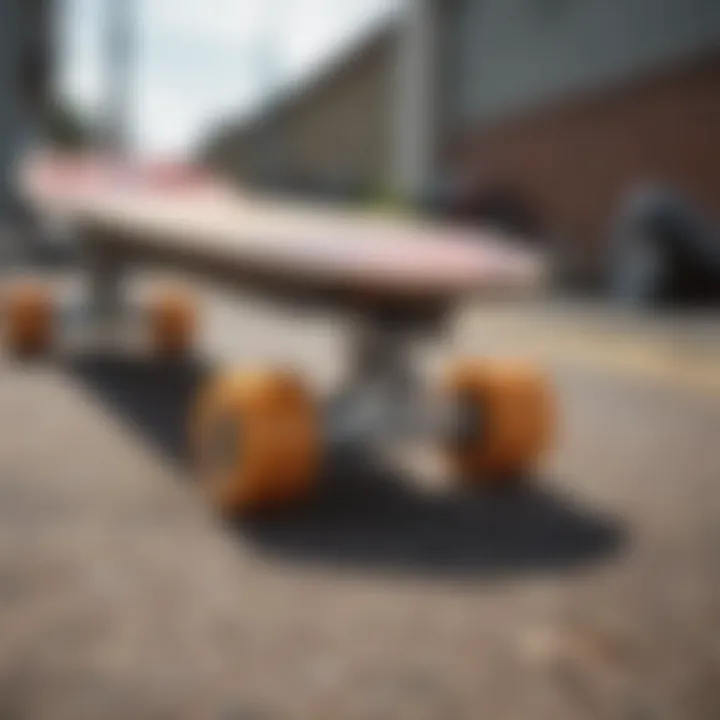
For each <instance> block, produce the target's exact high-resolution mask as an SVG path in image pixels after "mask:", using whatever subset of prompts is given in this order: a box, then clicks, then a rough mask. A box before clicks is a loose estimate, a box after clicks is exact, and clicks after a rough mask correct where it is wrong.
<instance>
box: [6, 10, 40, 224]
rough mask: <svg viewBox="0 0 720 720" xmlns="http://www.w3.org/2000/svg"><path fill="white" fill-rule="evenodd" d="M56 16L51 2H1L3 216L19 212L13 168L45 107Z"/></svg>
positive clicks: (32, 135)
mask: <svg viewBox="0 0 720 720" xmlns="http://www.w3.org/2000/svg"><path fill="white" fill-rule="evenodd" d="M50 14H51V8H50V2H49V0H0V216H5V215H7V214H8V213H11V212H12V211H13V209H14V206H15V197H14V192H13V169H14V166H15V163H16V161H17V159H18V157H19V155H20V153H21V152H22V149H23V148H24V147H26V146H27V144H28V143H30V142H31V141H32V138H33V137H34V136H35V134H36V133H37V131H38V129H39V124H40V121H41V118H42V115H43V112H44V109H45V103H46V100H47V95H48V86H49V74H50V52H51V17H50Z"/></svg>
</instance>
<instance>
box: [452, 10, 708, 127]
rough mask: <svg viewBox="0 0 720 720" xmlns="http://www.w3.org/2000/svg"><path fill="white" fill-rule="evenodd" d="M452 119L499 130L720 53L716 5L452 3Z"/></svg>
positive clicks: (461, 122) (461, 123)
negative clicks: (534, 111) (573, 97)
mask: <svg viewBox="0 0 720 720" xmlns="http://www.w3.org/2000/svg"><path fill="white" fill-rule="evenodd" d="M440 4H441V5H442V6H444V7H446V8H447V7H450V8H451V9H450V11H449V12H447V13H446V21H445V33H446V36H447V38H446V42H445V58H444V70H443V78H444V85H445V87H446V90H447V92H446V94H445V105H446V109H445V115H446V119H447V121H448V123H449V124H450V125H451V127H457V126H458V125H463V124H466V123H469V122H473V123H484V122H494V121H497V120H499V119H502V118H505V117H507V116H510V115H512V114H515V113H518V112H520V111H524V110H527V109H529V108H531V107H533V106H537V105H542V104H544V103H548V102H552V101H554V100H556V99H557V98H558V96H561V95H564V94H567V93H571V92H573V91H582V92H591V91H593V90H596V89H603V88H605V87H608V86H611V85H613V84H618V83H623V82H626V81H627V80H628V79H631V78H633V77H635V76H638V75H641V74H643V73H645V72H647V71H653V70H655V69H657V68H659V67H663V66H672V65H675V64H677V63H678V62H682V61H683V60H684V59H687V58H688V57H691V56H694V55H697V54H699V53H702V52H703V51H705V50H708V49H712V48H714V47H717V46H718V45H720V2H718V0H450V2H449V3H446V2H441V3H440Z"/></svg>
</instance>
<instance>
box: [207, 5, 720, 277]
mask: <svg viewBox="0 0 720 720" xmlns="http://www.w3.org/2000/svg"><path fill="white" fill-rule="evenodd" d="M269 130H270V131H269ZM263 137H264V138H265V141H266V142H265V145H263V143H261V142H258V138H263ZM248 146H249V147H254V148H258V147H260V148H262V147H265V148H269V149H270V150H271V151H272V152H274V153H275V158H276V164H275V168H276V169H279V170H280V171H281V172H280V174H282V173H283V172H287V173H288V174H292V173H296V174H300V175H302V174H304V175H305V176H307V177H321V176H322V177H332V176H333V175H334V176H335V177H337V178H348V179H349V178H353V179H356V180H360V179H362V180H365V181H367V182H374V183H391V184H393V185H395V186H396V187H399V188H400V189H401V190H402V191H404V192H408V193H413V192H417V190H418V188H422V187H429V186H432V185H433V183H436V182H438V180H439V179H442V180H443V181H445V180H447V179H450V180H453V179H454V180H457V179H458V178H460V179H462V181H463V183H464V184H465V185H470V186H471V187H472V188H474V189H473V192H475V193H476V194H477V195H478V197H482V196H484V195H487V196H492V195H493V194H497V193H498V192H502V193H504V194H505V195H506V196H507V195H510V196H512V197H510V198H509V199H510V201H511V202H514V203H515V204H516V205H517V206H522V209H523V211H524V212H525V214H526V215H527V216H531V217H533V218H534V219H535V223H534V224H535V229H536V232H537V233H538V235H540V236H542V237H545V238H547V239H548V241H552V242H553V243H555V245H556V247H557V248H558V249H559V252H560V255H561V256H562V258H563V260H564V261H565V264H566V266H567V267H568V269H569V273H570V274H571V275H574V276H576V277H577V278H579V279H580V280H581V281H582V282H593V281H594V279H595V278H596V276H597V275H598V271H599V269H600V268H601V266H602V264H603V255H604V253H605V249H606V246H607V243H606V238H607V234H608V227H609V224H610V222H611V218H612V215H613V213H614V211H615V209H616V207H617V205H618V203H619V202H620V201H621V199H622V197H623V196H624V195H625V194H626V193H627V192H629V191H631V190H633V189H634V188H635V187H636V186H637V185H638V184H641V183H648V182H649V183H661V184H664V185H667V186H669V187H671V188H673V189H675V190H676V191H678V192H680V193H682V194H684V195H687V196H688V197H689V198H690V200H692V201H693V202H695V203H696V204H697V205H698V206H699V207H700V208H701V209H703V210H704V211H705V212H707V213H709V214H710V215H714V216H716V217H717V216H718V214H720V170H718V165H719V163H718V162H717V158H718V157H720V3H718V2H717V0H412V1H411V2H408V3H406V7H405V10H404V11H403V12H401V13H399V15H398V16H397V17H394V18H393V19H392V20H391V21H389V23H388V27H387V29H386V30H384V31H382V32H380V33H376V35H375V36H374V37H373V38H371V41H369V42H367V43H365V44H361V45H359V46H358V47H357V48H354V49H352V50H351V52H349V53H348V55H347V56H345V57H344V58H341V59H340V60H339V61H338V62H337V63H335V64H334V65H332V66H331V67H330V69H329V70H328V71H327V72H326V73H325V74H324V75H322V76H320V77H319V78H316V79H314V81H313V82H312V83H311V84H310V85H309V86H307V87H306V88H305V89H302V88H301V89H299V90H297V91H296V92H294V93H292V94H290V95H289V96H287V97H286V98H285V99H284V100H283V101H282V102H281V103H280V104H279V105H278V106H277V107H276V108H274V109H271V110H270V111H269V112H266V113H262V114H261V115H259V116H258V117H257V118H255V119H254V120H253V122H252V123H250V124H248V125H246V126H244V127H240V128H235V129H232V130H231V131H230V132H229V133H227V134H226V135H225V137H224V141H223V142H222V143H218V144H216V149H217V150H219V152H217V153H216V156H217V157H222V158H223V160H224V161H225V163H226V164H229V165H230V166H233V167H234V168H235V169H236V170H237V172H239V173H240V174H244V176H245V177H248V176H251V175H252V172H253V171H254V170H255V169H256V164H255V165H253V163H252V162H248V157H249V154H248V150H247V149H246V148H247V147H248ZM270 154H272V153H270V152H268V155H266V157H267V156H269V155H270Z"/></svg>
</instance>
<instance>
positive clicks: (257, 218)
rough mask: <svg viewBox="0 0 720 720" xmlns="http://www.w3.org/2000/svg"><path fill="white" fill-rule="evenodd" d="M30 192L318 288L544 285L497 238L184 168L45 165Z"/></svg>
mask: <svg viewBox="0 0 720 720" xmlns="http://www.w3.org/2000/svg"><path fill="white" fill-rule="evenodd" d="M21 184H22V187H23V189H24V191H25V193H26V195H27V196H28V198H29V199H30V200H31V202H33V203H34V204H35V205H37V206H38V207H39V208H41V209H43V210H45V211H49V212H54V213H59V214H61V215H64V216H65V217H66V218H67V219H69V220H70V221H75V222H76V223H77V224H78V225H79V226H80V227H83V226H87V225H92V226H93V227H96V228H97V227H102V228H106V229H114V230H120V231H122V232H121V235H125V236H127V235H128V234H130V235H131V236H133V237H135V238H142V241H143V242H147V243H148V244H153V245H156V246H159V247H161V249H162V250H163V251H165V252H172V251H173V249H177V250H178V252H180V251H185V250H188V249H191V250H192V251H193V252H198V251H201V252H203V253H207V254H211V255H213V256H217V257H218V258H219V259H222V261H223V262H227V263H229V264H233V263H236V264H237V265H238V266H239V267H240V266H243V267H247V266H248V265H259V266H260V265H261V266H262V267H263V268H264V270H266V271H267V270H268V269H269V270H271V271H272V270H274V269H277V272H278V275H282V276H283V277H287V275H288V273H292V274H293V276H294V277H296V278H301V279H303V280H304V281H306V282H307V283H312V282H313V281H317V282H318V283H320V282H327V281H328V280H332V281H334V282H336V283H340V284H347V285H348V286H354V287H355V286H356V287H358V288H359V289H362V290H365V291H369V292H371V291H378V292H385V293H386V292H392V291H397V292H405V293H415V294H421V295H422V294H424V293H451V294H458V293H467V292H472V291H478V292H482V291H488V290H497V291H507V290H525V289H529V288H532V287H533V286H535V285H537V284H538V282H539V281H540V280H541V277H542V263H541V262H540V261H539V260H538V259H537V258H536V257H534V256H533V255H532V254H530V253H529V252H528V251H527V250H525V249H522V248H520V247H519V246H518V245H516V244H513V243H510V242H508V241H507V239H504V238H502V237H501V236H500V235H498V234H496V233H490V232H484V231H480V230H477V229H468V228H463V227H456V226H448V225H437V224H432V223H427V222H421V221H415V220H408V219H399V218H388V217H381V216H378V215H371V214H368V213H357V212H356V213H350V212H345V211H340V210H338V209H336V208H332V207H327V206H320V205H310V204H296V203H292V202H287V201H279V200H273V199H269V198H265V197H257V196H252V195H247V194H242V193H240V192H238V191H236V190H233V189H231V188H229V187H227V186H225V185H223V184H222V183H221V182H219V181H217V180H215V179H214V178H212V177H210V176H207V175H204V174H202V173H201V172H199V171H197V170H195V169H193V168H188V167H183V166H173V165H167V164H165V165H160V164H155V165H144V166H130V165H127V164H124V165H121V164H116V163H111V162H108V161H104V160H101V159H98V158H86V159H84V160H83V159H78V158H73V159H71V160H68V159H62V160H61V159H58V158H53V159H48V158H43V159H42V161H37V160H36V161H35V162H33V163H28V164H27V165H26V167H25V169H24V173H23V175H22V177H21Z"/></svg>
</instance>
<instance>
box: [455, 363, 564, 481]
mask: <svg viewBox="0 0 720 720" xmlns="http://www.w3.org/2000/svg"><path fill="white" fill-rule="evenodd" d="M446 389H447V392H449V393H450V394H451V395H452V396H453V397H454V398H456V399H457V401H458V402H459V403H460V404H461V405H464V406H465V407H467V408H468V409H469V410H470V414H472V415H475V416H476V417H477V429H476V430H475V431H474V435H471V436H470V437H468V438H464V439H463V441H462V442H460V443H458V444H456V445H455V446H453V447H451V448H450V449H449V452H450V456H451V458H452V460H453V462H454V463H455V465H456V467H457V469H458V470H459V472H460V473H461V475H462V477H463V478H464V479H465V480H467V481H468V482H483V481H485V482H498V481H502V480H507V479H510V478H513V477H517V476H518V475H520V474H522V473H524V472H527V471H529V470H530V469H532V467H533V466H534V465H535V463H536V462H537V461H538V460H539V459H540V457H541V455H542V454H543V452H544V451H545V450H547V449H548V447H549V445H550V444H551V441H552V436H553V431H554V423H555V408H554V398H553V393H552V389H551V387H550V384H549V382H548V379H547V378H546V377H545V376H544V375H543V373H542V372H541V371H540V370H539V369H538V368H536V367H533V366H532V365H531V364H528V363H520V362H503V361H477V362H468V363H464V364H461V365H460V366H459V367H457V368H455V369H454V370H453V371H452V372H451V374H450V376H449V378H448V382H447V385H446Z"/></svg>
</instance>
